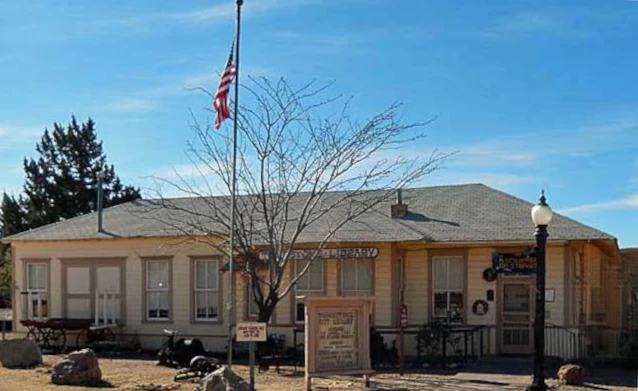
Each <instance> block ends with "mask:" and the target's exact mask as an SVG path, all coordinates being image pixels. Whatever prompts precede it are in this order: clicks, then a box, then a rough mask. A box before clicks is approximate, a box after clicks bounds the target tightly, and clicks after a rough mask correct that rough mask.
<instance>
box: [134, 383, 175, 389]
mask: <svg viewBox="0 0 638 391" xmlns="http://www.w3.org/2000/svg"><path fill="white" fill-rule="evenodd" d="M181 387H182V385H181V384H153V383H149V384H138V385H136V386H135V389H136V390H140V391H173V390H179V389H180V388H181Z"/></svg>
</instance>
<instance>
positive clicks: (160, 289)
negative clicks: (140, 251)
mask: <svg viewBox="0 0 638 391" xmlns="http://www.w3.org/2000/svg"><path fill="white" fill-rule="evenodd" d="M152 263H165V264H166V270H167V275H166V285H167V286H163V285H162V286H158V287H149V281H150V278H149V270H150V267H149V265H150V264H152ZM144 273H145V277H146V279H145V284H146V286H145V287H144V289H145V293H146V297H145V298H144V299H145V300H146V311H145V312H146V314H145V319H146V321H148V322H167V321H170V320H171V315H172V312H173V309H172V308H171V307H172V305H171V304H172V303H171V301H172V300H171V295H172V293H171V261H170V260H169V259H148V260H145V261H144ZM162 292H167V293H168V294H167V297H168V316H159V315H160V311H159V305H158V306H157V307H158V311H157V315H158V316H156V317H151V314H150V310H151V306H150V302H151V294H152V293H162ZM158 300H159V299H158ZM158 304H159V303H158Z"/></svg>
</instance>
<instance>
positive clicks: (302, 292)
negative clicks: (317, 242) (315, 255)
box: [293, 259, 325, 323]
mask: <svg viewBox="0 0 638 391" xmlns="http://www.w3.org/2000/svg"><path fill="white" fill-rule="evenodd" d="M301 262H303V263H301ZM306 262H308V260H307V259H296V260H295V261H294V269H293V270H294V276H295V277H296V276H297V275H298V274H299V272H301V270H303V267H304V266H305V263H306ZM324 263H325V262H324V260H322V259H315V260H314V261H312V265H310V267H309V268H308V270H306V273H304V275H303V276H301V277H300V278H299V279H298V280H297V282H296V283H295V301H294V308H293V318H294V321H295V323H304V319H299V318H298V317H297V314H298V307H299V305H300V304H301V305H303V299H300V298H299V297H302V296H323V294H324V292H325V281H324V276H325V269H324V268H325V265H324ZM315 264H319V267H320V270H319V276H320V279H319V281H321V287H320V288H316V289H313V288H310V287H309V286H310V283H311V278H310V275H311V274H310V271H311V268H312V267H313V266H314V265H315ZM302 281H305V282H306V286H305V287H304V288H299V285H300V284H299V283H300V282H302Z"/></svg>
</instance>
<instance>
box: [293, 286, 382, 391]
mask: <svg viewBox="0 0 638 391" xmlns="http://www.w3.org/2000/svg"><path fill="white" fill-rule="evenodd" d="M372 301H373V299H372V298H369V297H306V298H305V299H304V304H305V310H306V313H305V325H306V332H305V347H306V349H305V354H306V390H310V389H311V385H312V377H313V376H327V375H363V376H364V381H365V383H366V386H367V384H368V382H369V375H370V374H371V373H372V372H373V371H372V369H371V365H370V312H371V309H372Z"/></svg>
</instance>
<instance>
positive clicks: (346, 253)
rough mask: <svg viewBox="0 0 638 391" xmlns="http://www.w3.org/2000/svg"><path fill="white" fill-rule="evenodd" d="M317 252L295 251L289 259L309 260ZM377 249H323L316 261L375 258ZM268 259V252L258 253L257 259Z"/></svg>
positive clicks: (311, 249) (305, 249)
mask: <svg viewBox="0 0 638 391" xmlns="http://www.w3.org/2000/svg"><path fill="white" fill-rule="evenodd" d="M315 251H317V249H315V248H303V249H295V250H292V251H291V252H290V257H289V259H310V258H312V256H313V254H314V253H315ZM378 255H379V249H378V248H376V247H344V248H324V249H323V250H320V251H319V253H318V254H317V258H316V259H358V258H376V257H377V256H378ZM268 258H269V256H268V251H262V252H260V253H259V259H261V260H262V261H265V260H267V259H268Z"/></svg>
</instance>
